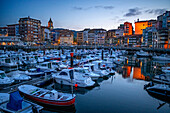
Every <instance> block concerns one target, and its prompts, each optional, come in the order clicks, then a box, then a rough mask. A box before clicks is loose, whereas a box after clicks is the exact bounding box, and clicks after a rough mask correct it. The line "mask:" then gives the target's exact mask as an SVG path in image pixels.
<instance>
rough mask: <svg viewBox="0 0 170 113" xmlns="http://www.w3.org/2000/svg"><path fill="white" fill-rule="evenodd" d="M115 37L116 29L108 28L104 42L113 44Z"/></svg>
mask: <svg viewBox="0 0 170 113" xmlns="http://www.w3.org/2000/svg"><path fill="white" fill-rule="evenodd" d="M115 38H116V29H112V30H108V31H107V32H106V38H105V43H106V44H115Z"/></svg>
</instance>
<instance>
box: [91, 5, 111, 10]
mask: <svg viewBox="0 0 170 113" xmlns="http://www.w3.org/2000/svg"><path fill="white" fill-rule="evenodd" d="M94 8H103V9H108V10H111V9H114V6H102V5H98V6H94Z"/></svg>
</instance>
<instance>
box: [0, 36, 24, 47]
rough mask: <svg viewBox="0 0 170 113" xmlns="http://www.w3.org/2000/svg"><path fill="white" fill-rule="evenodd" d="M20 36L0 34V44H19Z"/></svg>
mask: <svg viewBox="0 0 170 113" xmlns="http://www.w3.org/2000/svg"><path fill="white" fill-rule="evenodd" d="M20 39H21V37H17V36H0V45H19V44H21V43H22V42H21V40H20Z"/></svg>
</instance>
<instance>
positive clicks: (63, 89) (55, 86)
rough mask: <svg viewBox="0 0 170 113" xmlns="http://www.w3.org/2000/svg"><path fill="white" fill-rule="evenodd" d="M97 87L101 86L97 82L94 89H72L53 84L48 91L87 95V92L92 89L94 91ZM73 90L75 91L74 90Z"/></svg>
mask: <svg viewBox="0 0 170 113" xmlns="http://www.w3.org/2000/svg"><path fill="white" fill-rule="evenodd" d="M95 87H99V84H98V83H97V82H95V85H94V86H93V87H87V88H82V87H73V88H72V87H71V86H68V85H61V84H58V83H55V84H51V85H49V86H47V89H55V90H57V91H59V92H63V93H70V94H71V93H74V94H83V95H84V94H86V93H87V92H89V91H91V90H92V89H94V88H95ZM72 89H73V90H72Z"/></svg>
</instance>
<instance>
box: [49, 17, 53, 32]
mask: <svg viewBox="0 0 170 113" xmlns="http://www.w3.org/2000/svg"><path fill="white" fill-rule="evenodd" d="M48 28H50V30H52V29H53V22H52V20H51V18H50V20H49V21H48Z"/></svg>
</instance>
